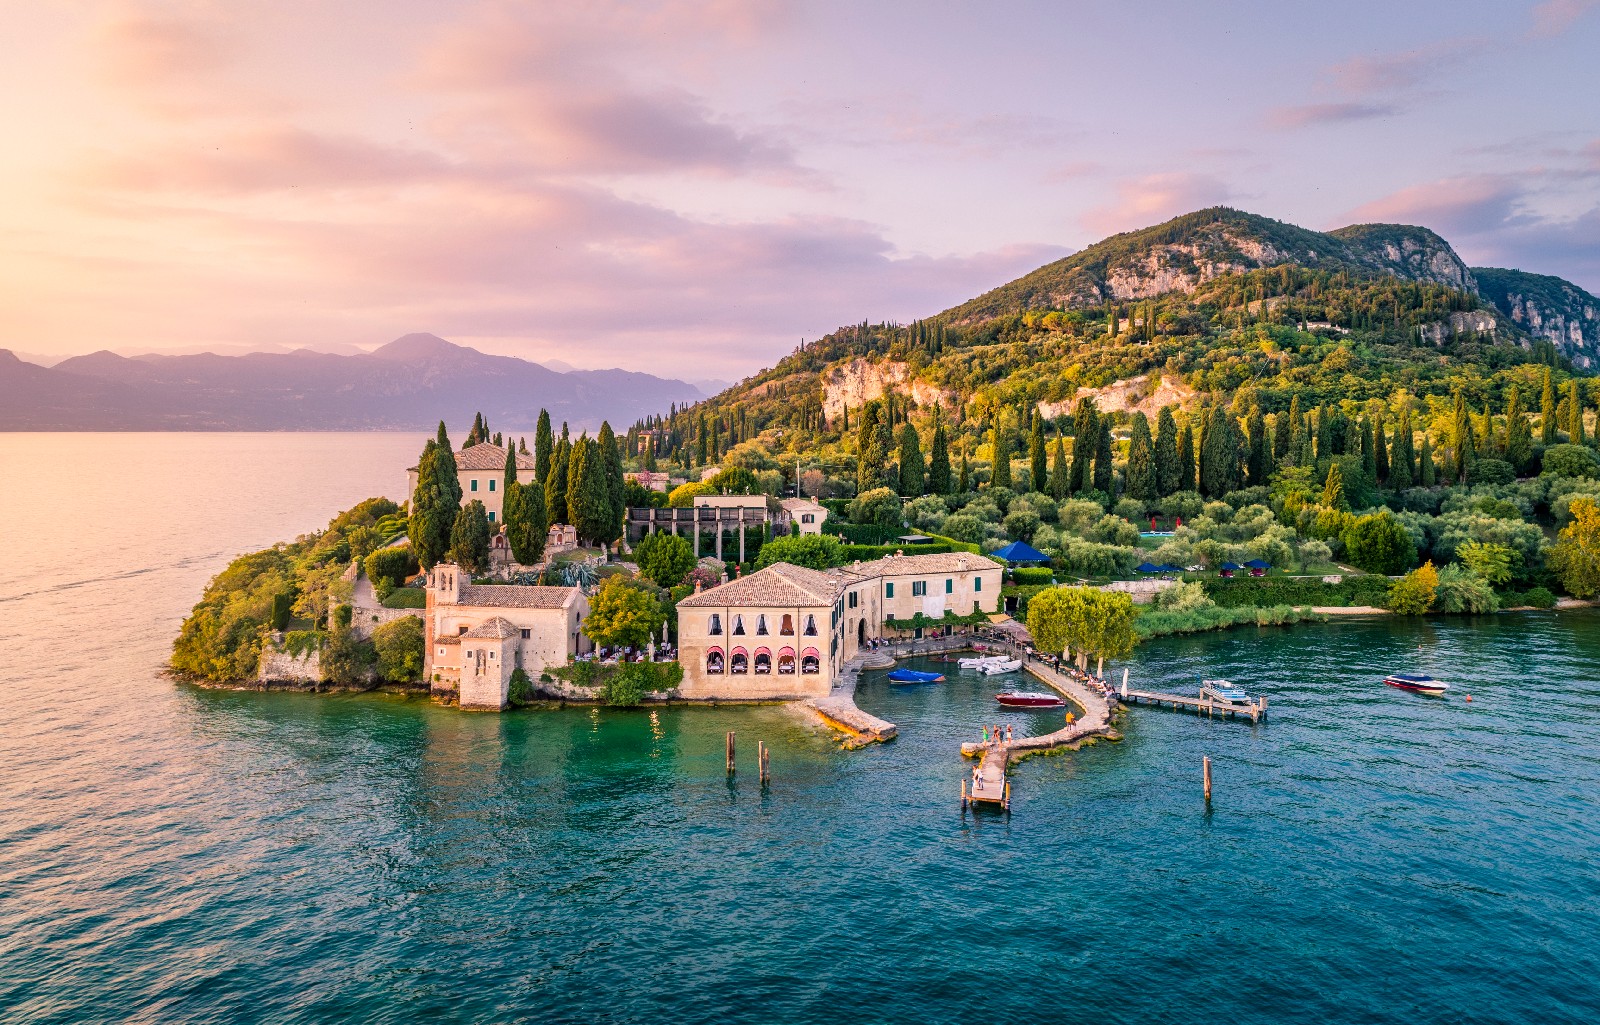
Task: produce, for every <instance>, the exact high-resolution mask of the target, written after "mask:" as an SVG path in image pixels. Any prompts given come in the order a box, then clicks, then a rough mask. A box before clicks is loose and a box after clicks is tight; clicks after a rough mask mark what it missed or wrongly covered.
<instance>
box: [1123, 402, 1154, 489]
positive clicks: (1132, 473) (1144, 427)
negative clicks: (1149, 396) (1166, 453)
mask: <svg viewBox="0 0 1600 1025" xmlns="http://www.w3.org/2000/svg"><path fill="white" fill-rule="evenodd" d="M1128 495H1129V497H1131V498H1137V499H1138V500H1139V501H1141V502H1146V503H1149V502H1154V501H1155V500H1156V499H1157V498H1159V497H1160V496H1159V495H1157V494H1156V453H1155V442H1154V441H1153V440H1152V439H1151V437H1150V421H1149V420H1148V419H1147V418H1146V417H1145V415H1144V414H1143V413H1138V412H1136V413H1134V414H1133V433H1132V435H1131V437H1130V439H1129V442H1128Z"/></svg>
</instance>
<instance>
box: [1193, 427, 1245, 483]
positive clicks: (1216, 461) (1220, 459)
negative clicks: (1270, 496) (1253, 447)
mask: <svg viewBox="0 0 1600 1025" xmlns="http://www.w3.org/2000/svg"><path fill="white" fill-rule="evenodd" d="M1238 431H1239V427H1238V424H1237V423H1235V422H1234V419H1233V417H1232V415H1230V414H1229V413H1228V411H1227V410H1226V409H1224V408H1223V407H1222V406H1220V405H1218V406H1214V407H1212V409H1211V416H1210V419H1209V422H1208V423H1207V424H1206V431H1205V436H1204V438H1202V439H1201V442H1200V493H1201V494H1202V495H1204V496H1206V497H1207V498H1221V497H1222V496H1223V495H1226V494H1227V493H1228V492H1230V491H1235V490H1237V489H1238V483H1239V463H1240V459H1239V449H1240V447H1241V446H1240V444H1239V441H1238Z"/></svg>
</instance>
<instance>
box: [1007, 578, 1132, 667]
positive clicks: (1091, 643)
mask: <svg viewBox="0 0 1600 1025" xmlns="http://www.w3.org/2000/svg"><path fill="white" fill-rule="evenodd" d="M1135 615H1136V612H1135V609H1134V604H1133V598H1132V596H1131V595H1127V594H1123V593H1121V592H1114V591H1101V590H1097V589H1095V588H1091V587H1052V588H1049V589H1047V590H1044V591H1041V592H1039V593H1038V594H1036V595H1034V596H1033V598H1032V600H1030V601H1029V602H1028V632H1029V633H1031V634H1033V638H1034V643H1036V644H1037V645H1038V646H1039V648H1040V650H1042V651H1048V652H1052V653H1054V652H1058V651H1059V652H1062V653H1066V652H1068V651H1072V652H1076V653H1077V654H1078V656H1079V664H1080V665H1081V666H1084V667H1085V668H1087V664H1088V659H1090V658H1096V659H1099V660H1101V661H1102V662H1103V661H1104V660H1105V659H1108V658H1121V657H1123V656H1125V655H1127V654H1129V653H1130V652H1132V651H1133V647H1134V645H1135V644H1137V643H1138V639H1139V638H1138V634H1136V633H1135V632H1134V629H1133V621H1134V618H1135Z"/></svg>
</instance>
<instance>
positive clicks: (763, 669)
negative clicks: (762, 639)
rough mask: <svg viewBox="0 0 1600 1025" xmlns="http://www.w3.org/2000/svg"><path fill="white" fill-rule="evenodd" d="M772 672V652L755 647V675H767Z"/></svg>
mask: <svg viewBox="0 0 1600 1025" xmlns="http://www.w3.org/2000/svg"><path fill="white" fill-rule="evenodd" d="M771 673H772V652H770V651H768V650H767V649H766V648H757V649H756V675H757V676H767V675H771Z"/></svg>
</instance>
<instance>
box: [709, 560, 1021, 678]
mask: <svg viewBox="0 0 1600 1025" xmlns="http://www.w3.org/2000/svg"><path fill="white" fill-rule="evenodd" d="M1002 572H1003V570H1002V567H1001V565H1000V564H999V563H997V562H995V561H994V560H992V559H989V558H985V557H984V556H981V555H968V554H965V553H960V552H956V553H950V554H931V555H891V556H888V557H886V558H882V559H879V560H877V561H876V562H868V563H856V564H854V565H852V566H839V567H835V568H833V569H827V570H814V569H806V568H804V567H801V566H792V565H789V564H788V563H782V562H780V563H776V564H774V565H772V566H768V567H767V568H766V569H761V570H757V571H756V572H754V573H751V574H749V575H747V576H743V577H740V578H738V579H736V580H731V581H729V582H728V583H726V584H722V585H720V586H717V587H713V588H710V589H708V590H704V591H699V592H697V593H695V594H692V595H690V596H689V597H687V598H685V599H683V600H682V601H680V602H679V603H678V648H679V654H678V661H679V662H680V663H681V664H682V665H683V684H682V686H681V687H680V688H679V693H680V694H681V695H682V696H683V697H685V698H689V699H701V700H707V699H724V700H737V699H745V700H749V699H779V698H805V697H825V696H827V695H828V694H829V693H830V692H831V691H832V689H833V684H834V681H835V679H837V678H838V676H839V673H840V671H841V670H842V669H843V668H844V666H845V663H847V662H849V661H850V660H851V659H852V658H854V657H855V656H856V653H857V652H859V651H860V650H861V649H862V648H864V647H866V646H867V645H868V644H869V642H870V641H873V640H876V639H883V638H904V637H908V636H917V637H920V636H922V635H923V630H921V629H913V630H909V631H906V630H899V629H896V628H895V627H894V626H892V625H890V623H889V620H891V619H892V620H897V621H900V622H905V621H909V620H911V619H913V617H915V616H916V615H917V614H918V613H921V614H922V615H923V616H924V617H926V619H933V620H937V619H943V618H944V617H945V615H946V614H947V613H948V614H951V615H954V616H967V615H970V614H972V613H974V612H993V611H994V610H995V607H996V605H997V603H998V602H999V600H1000V580H1001V574H1002ZM926 619H925V620H924V621H926ZM929 629H931V630H934V631H938V632H948V631H950V630H952V629H954V628H953V627H950V626H934V627H930V628H929Z"/></svg>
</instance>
